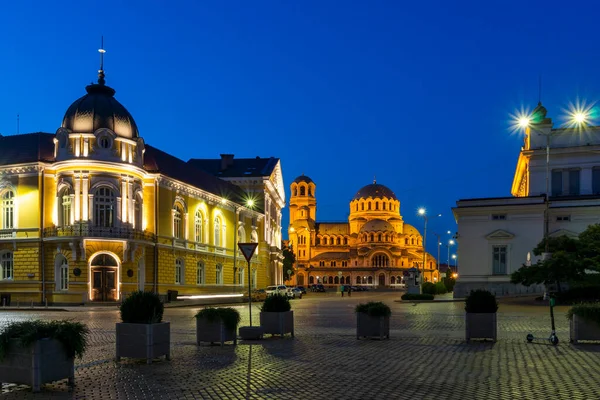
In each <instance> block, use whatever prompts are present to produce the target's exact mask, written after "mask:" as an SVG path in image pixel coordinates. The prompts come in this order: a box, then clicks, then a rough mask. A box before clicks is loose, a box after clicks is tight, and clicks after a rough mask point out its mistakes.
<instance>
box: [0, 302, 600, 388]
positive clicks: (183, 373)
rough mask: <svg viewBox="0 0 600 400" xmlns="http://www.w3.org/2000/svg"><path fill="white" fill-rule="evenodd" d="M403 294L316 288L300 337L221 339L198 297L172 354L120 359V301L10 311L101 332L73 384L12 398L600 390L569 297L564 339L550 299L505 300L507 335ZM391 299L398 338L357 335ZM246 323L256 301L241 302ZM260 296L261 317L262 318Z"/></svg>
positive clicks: (598, 352)
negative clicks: (554, 337) (477, 329)
mask: <svg viewBox="0 0 600 400" xmlns="http://www.w3.org/2000/svg"><path fill="white" fill-rule="evenodd" d="M399 297H400V294H399V293H397V292H396V293H394V292H372V293H355V294H353V295H352V297H350V298H348V297H347V296H346V297H344V298H340V297H339V295H337V294H334V293H324V294H320V293H319V294H315V293H309V294H308V295H307V296H305V297H304V298H303V299H301V300H294V301H293V310H294V314H295V334H296V337H295V338H293V339H292V338H290V337H289V336H288V337H286V338H283V339H282V338H278V337H273V338H271V337H267V338H266V339H265V340H262V341H257V342H252V343H248V342H246V343H244V342H243V341H240V342H238V345H237V346H233V345H232V344H228V345H226V346H224V347H220V346H210V345H202V346H199V347H198V346H197V345H196V344H195V321H194V319H193V315H194V314H195V313H196V311H197V310H198V308H199V307H190V308H187V307H186V308H168V309H166V310H165V315H164V319H165V320H166V321H170V322H171V341H172V359H171V361H166V360H164V359H158V360H156V361H155V362H154V363H153V364H151V365H147V364H145V362H144V361H141V360H140V361H134V360H127V359H125V360H123V361H121V362H119V363H116V362H115V361H114V353H115V338H114V331H115V322H118V321H119V314H118V310H117V309H116V308H115V309H107V308H97V309H93V308H85V309H81V310H73V309H69V311H66V312H59V311H44V312H41V311H4V312H1V314H0V315H1V321H2V324H6V323H7V322H8V321H10V320H17V319H29V318H42V319H59V318H60V319H63V318H71V319H74V320H79V321H82V322H85V323H86V324H88V325H89V327H90V328H91V330H92V335H91V337H90V346H89V349H88V351H87V352H86V354H85V356H84V357H83V359H82V360H77V361H76V373H75V383H76V386H75V388H74V390H73V392H69V391H68V388H67V386H66V380H65V381H61V382H58V383H55V384H50V385H45V386H44V387H43V389H42V392H41V393H37V394H34V393H32V392H31V391H30V389H29V388H28V387H25V386H15V385H10V384H3V386H2V392H3V395H2V398H6V399H45V398H51V399H60V398H64V399H305V398H306V399H325V398H326V399H435V398H437V399H543V398H552V399H600V383H599V381H600V380H599V379H598V377H600V345H594V344H585V345H583V344H582V345H572V344H570V343H569V333H568V320H567V319H566V311H567V309H568V308H567V307H557V308H556V309H555V313H556V325H557V332H558V336H559V338H560V340H561V342H560V344H559V345H558V346H557V347H554V346H551V345H549V343H548V342H543V341H540V342H537V343H531V344H528V343H526V340H525V336H526V335H527V333H530V332H531V333H533V334H534V335H536V336H539V337H547V336H548V335H549V333H550V317H549V312H548V308H547V307H543V306H536V305H529V304H525V305H524V304H521V302H520V301H519V300H506V301H503V302H501V305H500V309H499V313H498V341H497V342H496V343H491V342H472V343H469V344H468V343H465V341H464V311H463V303H462V302H436V303H419V304H414V303H405V302H402V303H400V302H394V300H398V299H399ZM368 300H375V301H380V300H381V301H384V302H386V303H387V304H389V305H390V306H391V308H392V317H391V323H390V325H391V332H390V333H391V335H390V340H383V341H379V340H356V335H355V334H356V332H355V329H356V327H355V324H356V320H355V318H356V317H355V314H354V306H355V305H356V304H357V303H359V302H361V301H368ZM235 307H236V308H238V309H239V310H240V312H241V313H242V325H247V324H248V323H249V321H248V310H247V305H246V306H244V305H236V306H235ZM258 313H259V305H256V304H255V305H254V308H253V312H252V316H253V323H254V324H258Z"/></svg>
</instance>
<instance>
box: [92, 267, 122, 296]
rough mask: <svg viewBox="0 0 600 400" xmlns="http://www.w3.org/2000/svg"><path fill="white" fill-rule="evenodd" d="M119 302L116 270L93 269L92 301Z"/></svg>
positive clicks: (105, 268)
mask: <svg viewBox="0 0 600 400" xmlns="http://www.w3.org/2000/svg"><path fill="white" fill-rule="evenodd" d="M116 300H117V270H116V268H107V267H92V301H116Z"/></svg>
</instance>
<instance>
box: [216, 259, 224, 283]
mask: <svg viewBox="0 0 600 400" xmlns="http://www.w3.org/2000/svg"><path fill="white" fill-rule="evenodd" d="M215 272H216V275H217V276H216V279H215V283H216V284H217V285H222V284H223V266H222V265H221V264H217V265H216V266H215Z"/></svg>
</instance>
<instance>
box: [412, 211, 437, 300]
mask: <svg viewBox="0 0 600 400" xmlns="http://www.w3.org/2000/svg"><path fill="white" fill-rule="evenodd" d="M419 215H420V216H421V217H423V219H424V220H425V229H424V230H423V274H421V275H420V276H419V278H420V279H419V286H420V285H421V284H422V283H423V277H424V275H425V265H427V247H426V246H427V221H428V220H429V218H428V217H427V210H425V209H424V208H419ZM441 216H442V214H437V215H435V216H434V217H441ZM417 275H419V264H417ZM419 291H420V289H419Z"/></svg>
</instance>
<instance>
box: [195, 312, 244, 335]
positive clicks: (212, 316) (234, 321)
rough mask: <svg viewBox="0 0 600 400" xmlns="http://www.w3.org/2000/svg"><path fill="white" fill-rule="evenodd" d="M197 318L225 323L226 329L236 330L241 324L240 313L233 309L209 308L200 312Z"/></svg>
mask: <svg viewBox="0 0 600 400" xmlns="http://www.w3.org/2000/svg"><path fill="white" fill-rule="evenodd" d="M194 317H195V318H204V319H206V320H207V321H208V322H218V321H223V325H225V328H227V329H230V330H235V328H237V326H238V324H239V323H240V313H239V312H238V311H237V310H236V309H234V308H231V307H222V308H213V307H207V308H203V309H202V310H200V311H198V313H196V315H195V316H194Z"/></svg>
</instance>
